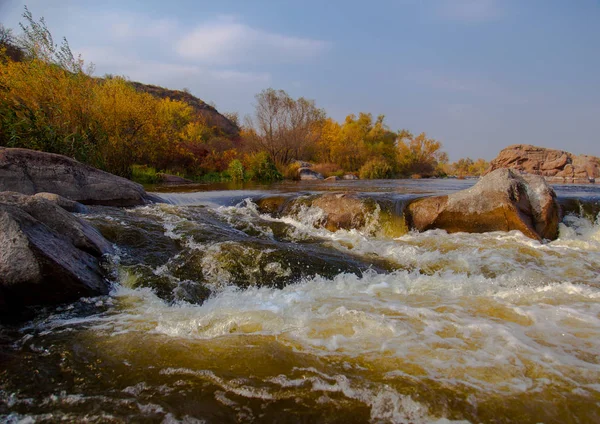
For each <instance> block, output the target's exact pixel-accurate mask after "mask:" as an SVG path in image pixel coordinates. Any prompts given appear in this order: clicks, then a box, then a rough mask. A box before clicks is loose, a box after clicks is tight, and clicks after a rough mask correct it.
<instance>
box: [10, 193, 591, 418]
mask: <svg viewBox="0 0 600 424" xmlns="http://www.w3.org/2000/svg"><path fill="white" fill-rule="evenodd" d="M355 183H356V182H351V183H343V184H344V185H343V188H342V189H344V190H347V189H348V187H350V188H352V187H353V189H352V190H353V191H356V192H358V193H360V194H361V195H363V196H368V197H371V198H375V199H377V200H378V201H381V203H382V204H389V203H390V202H391V203H392V204H393V203H394V202H396V203H397V204H399V205H400V206H398V207H397V208H396V209H398V210H400V213H401V208H402V204H403V202H405V200H406V199H408V198H411V197H414V196H417V195H422V194H418V193H444V192H449V191H453V190H456V189H461V188H465V187H468V186H470V185H471V184H472V183H473V182H472V181H437V182H436V181H426V182H414V181H410V182H396V183H395V185H394V182H380V183H372V182H369V183H367V182H360V184H359V185H354V186H352V185H351V184H355ZM213 188H214V187H213ZM336 188H337V189H340V187H339V186H335V185H325V186H324V185H310V184H304V185H300V186H298V185H296V186H294V185H290V184H287V185H285V184H284V185H277V186H275V187H270V188H269V189H267V190H265V188H264V187H252V188H250V189H240V190H237V191H236V190H234V191H224V190H219V191H214V190H213V191H202V192H200V193H197V192H190V193H178V194H173V193H171V194H162V196H163V198H164V199H165V200H167V201H169V202H170V203H171V204H156V205H152V206H145V207H139V208H132V209H115V208H94V209H93V210H92V213H91V214H89V215H86V216H84V218H85V219H87V220H89V221H90V222H91V223H92V224H94V225H96V226H97V227H98V228H99V229H100V230H101V231H102V233H103V234H104V235H105V237H107V238H108V239H109V240H111V241H112V242H113V243H115V246H116V248H117V254H115V255H114V256H112V257H110V258H108V262H107V265H106V266H107V268H108V270H109V271H110V272H111V275H112V279H113V283H114V286H113V290H112V293H111V295H110V296H107V297H99V298H93V299H83V300H81V301H80V302H77V303H75V304H71V305H64V306H62V307H59V308H55V309H47V310H45V311H41V312H40V314H39V316H38V318H37V319H35V320H34V321H31V322H28V323H25V324H22V325H19V326H12V327H4V328H1V327H0V328H1V330H0V343H1V344H0V349H1V351H0V366H1V368H0V369H1V371H0V421H6V422H11V423H12V422H15V423H16V422H23V423H26V422H62V421H67V422H166V423H171V422H173V423H174V422H185V423H193V422H215V423H220V422H346V423H348V422H352V423H353V422H397V423H406V422H411V423H431V422H435V423H447V422H472V423H478V422H520V423H536V422H545V423H553V422H555V423H591V422H600V224H599V223H598V221H597V218H596V216H595V214H596V213H597V208H596V206H595V205H596V203H597V200H596V199H597V197H598V194H599V192H600V191H599V190H598V188H597V187H596V186H585V187H582V186H561V187H557V190H558V193H559V195H560V196H561V197H562V198H563V199H567V200H568V199H571V200H574V199H582V198H583V199H585V202H584V204H585V207H584V204H582V205H581V207H579V206H578V207H576V208H575V209H574V212H575V213H574V214H571V215H568V216H567V217H566V218H565V220H564V221H563V223H561V225H560V236H559V238H558V240H555V241H552V242H544V243H540V242H537V241H534V240H531V239H528V238H526V237H524V236H523V235H522V234H521V233H519V232H510V233H488V234H464V233H458V234H446V233H445V232H444V231H441V230H435V231H428V232H426V233H422V234H417V233H412V232H408V233H404V234H403V235H401V236H399V237H390V236H389V235H385V234H384V232H382V231H380V230H381V228H379V225H380V222H381V221H380V219H379V215H378V213H379V210H376V211H375V212H374V213H373V214H372V216H371V219H370V220H368V222H367V223H366V224H365V225H364V226H363V227H362V228H359V229H354V230H349V231H346V230H339V231H337V232H330V231H328V230H326V229H324V228H322V227H321V226H320V224H319V223H320V222H321V218H322V211H320V210H318V209H316V208H306V207H298V208H296V209H294V210H293V212H290V213H288V214H284V215H283V216H276V217H274V216H271V215H266V214H261V213H260V212H259V209H258V208H257V206H256V199H258V198H260V197H262V196H266V195H273V194H278V195H280V194H284V195H289V196H298V195H299V194H298V192H301V193H304V194H310V193H314V192H316V191H322V190H325V191H328V190H334V189H336ZM386 202H387V203H386ZM590 205H591V206H590ZM595 208H596V209H595Z"/></svg>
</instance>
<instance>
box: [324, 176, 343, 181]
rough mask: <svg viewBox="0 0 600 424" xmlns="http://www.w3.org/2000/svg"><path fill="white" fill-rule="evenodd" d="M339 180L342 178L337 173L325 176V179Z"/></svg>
mask: <svg viewBox="0 0 600 424" xmlns="http://www.w3.org/2000/svg"><path fill="white" fill-rule="evenodd" d="M339 180H341V178H340V177H338V176H337V175H332V176H331V177H327V178H325V181H339Z"/></svg>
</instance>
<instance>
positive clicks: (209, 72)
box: [76, 47, 271, 85]
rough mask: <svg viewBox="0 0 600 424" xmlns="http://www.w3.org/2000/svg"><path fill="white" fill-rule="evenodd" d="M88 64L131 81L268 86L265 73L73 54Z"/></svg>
mask: <svg viewBox="0 0 600 424" xmlns="http://www.w3.org/2000/svg"><path fill="white" fill-rule="evenodd" d="M76 53H77V54H81V55H82V57H85V58H86V60H88V61H89V62H93V63H96V64H97V71H98V72H97V73H98V74H100V75H103V73H111V74H115V75H126V76H127V77H129V78H131V79H132V80H136V81H141V82H153V83H160V81H165V80H172V81H176V80H196V81H202V85H210V84H213V83H215V82H227V83H230V84H268V83H269V82H270V80H271V74H270V73H268V72H245V71H239V70H233V69H215V68H212V67H205V66H199V65H195V64H186V63H180V62H170V61H157V60H152V59H147V58H144V57H140V56H138V55H137V54H136V53H135V52H132V51H128V52H122V51H120V50H117V49H115V48H113V47H84V48H81V49H78V50H77V51H76Z"/></svg>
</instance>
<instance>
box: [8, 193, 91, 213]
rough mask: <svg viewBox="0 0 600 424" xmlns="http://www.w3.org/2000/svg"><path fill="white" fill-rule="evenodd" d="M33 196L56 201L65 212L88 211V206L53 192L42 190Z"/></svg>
mask: <svg viewBox="0 0 600 424" xmlns="http://www.w3.org/2000/svg"><path fill="white" fill-rule="evenodd" d="M1 195H2V193H0V196H1ZM34 197H36V198H41V199H46V200H49V201H50V202H53V203H56V204H57V205H58V206H60V207H61V208H63V209H64V210H66V211H67V212H73V213H87V212H88V208H86V207H85V206H84V205H82V204H81V203H79V202H75V201H73V200H69V199H66V198H64V197H62V196H59V195H58V194H55V193H44V192H42V193H36V194H35V195H34Z"/></svg>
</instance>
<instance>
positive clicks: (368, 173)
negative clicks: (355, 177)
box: [359, 159, 394, 180]
mask: <svg viewBox="0 0 600 424" xmlns="http://www.w3.org/2000/svg"><path fill="white" fill-rule="evenodd" d="M393 174H394V173H393V170H392V167H391V166H390V165H389V164H388V163H387V162H386V161H385V160H383V159H371V160H370V161H368V162H367V163H365V164H364V165H363V166H362V167H361V168H360V171H359V175H360V178H361V179H367V180H380V179H386V178H393V176H394V175H393Z"/></svg>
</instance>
